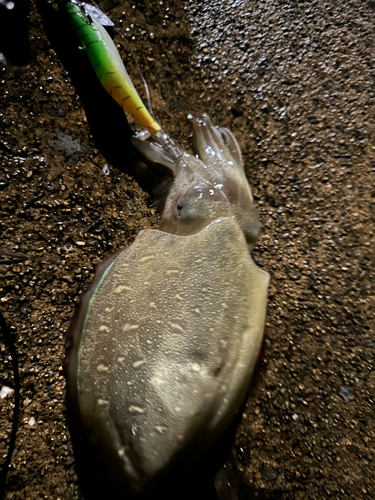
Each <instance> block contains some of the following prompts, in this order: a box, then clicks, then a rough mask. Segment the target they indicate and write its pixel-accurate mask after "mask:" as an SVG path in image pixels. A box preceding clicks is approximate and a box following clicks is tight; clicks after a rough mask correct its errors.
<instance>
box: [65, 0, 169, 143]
mask: <svg viewBox="0 0 375 500" xmlns="http://www.w3.org/2000/svg"><path fill="white" fill-rule="evenodd" d="M60 5H61V6H63V8H64V11H65V13H66V15H67V18H68V19H69V22H70V24H71V26H72V27H73V29H74V31H75V33H76V34H77V36H78V38H79V39H80V41H81V45H82V48H83V49H84V50H85V51H86V53H87V55H88V57H89V59H90V62H91V64H92V66H93V68H94V70H95V73H96V75H97V77H98V79H99V81H100V83H101V84H102V85H103V87H104V88H105V90H106V91H107V92H108V93H109V94H110V95H111V96H112V98H113V99H114V100H115V101H116V102H117V103H118V104H119V105H120V106H121V107H122V109H123V110H124V112H126V113H129V114H130V115H131V116H132V117H133V118H134V119H135V120H136V121H137V122H138V123H140V124H141V125H142V126H143V127H144V128H146V129H147V130H148V131H149V132H150V134H151V135H153V136H155V135H157V134H158V133H159V132H161V128H160V125H159V124H158V123H156V121H155V120H154V119H153V117H152V116H151V115H150V113H149V112H148V111H147V109H146V107H145V105H144V104H143V102H142V100H141V98H140V97H139V95H138V93H137V91H136V89H135V87H134V85H133V84H132V82H131V80H130V77H129V75H128V73H127V71H126V69H125V66H124V64H123V62H122V60H121V58H120V56H119V53H118V51H117V49H116V47H115V45H114V43H113V41H112V39H111V37H110V36H109V35H108V33H107V31H106V30H105V28H103V26H102V25H101V24H100V23H99V22H98V20H97V19H96V18H95V16H94V14H93V13H91V14H90V19H89V18H88V17H87V15H86V14H85V13H84V10H83V8H82V7H81V5H80V4H78V3H74V2H66V3H61V4H60Z"/></svg>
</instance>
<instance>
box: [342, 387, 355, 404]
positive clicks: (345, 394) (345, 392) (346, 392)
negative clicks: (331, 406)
mask: <svg viewBox="0 0 375 500" xmlns="http://www.w3.org/2000/svg"><path fill="white" fill-rule="evenodd" d="M339 395H340V396H341V397H342V399H343V400H344V401H345V403H350V401H353V399H355V396H354V395H353V394H352V393H351V392H350V389H349V387H345V386H342V387H340V392H339Z"/></svg>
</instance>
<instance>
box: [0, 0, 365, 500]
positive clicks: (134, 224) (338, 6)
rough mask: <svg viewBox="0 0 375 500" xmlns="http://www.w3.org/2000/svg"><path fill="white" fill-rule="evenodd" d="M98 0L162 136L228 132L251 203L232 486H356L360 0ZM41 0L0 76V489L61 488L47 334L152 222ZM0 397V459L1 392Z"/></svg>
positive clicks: (121, 145) (330, 493) (56, 394)
mask: <svg viewBox="0 0 375 500" xmlns="http://www.w3.org/2000/svg"><path fill="white" fill-rule="evenodd" d="M99 6H100V8H101V9H102V10H103V11H104V12H106V13H107V14H108V15H109V16H110V17H111V18H112V20H113V21H114V22H115V24H116V26H117V27H118V28H119V30H118V31H117V32H116V31H115V32H114V33H115V40H116V43H118V44H119V46H120V51H121V55H122V57H123V58H124V60H126V62H127V68H128V70H129V73H130V75H131V77H132V78H133V79H134V81H135V82H136V85H137V88H138V89H139V91H140V93H142V92H143V90H142V84H141V82H140V81H139V79H138V76H139V71H140V70H141V71H142V73H143V75H144V77H145V79H146V81H147V82H148V86H149V89H150V94H151V102H152V104H153V108H154V112H155V114H156V116H157V118H158V119H159V121H160V122H161V123H162V125H163V126H164V128H165V129H166V130H167V131H168V132H169V133H170V134H171V135H172V137H174V138H175V139H176V140H177V141H178V142H179V144H180V145H181V146H183V147H188V145H189V134H190V129H189V123H188V121H187V120H186V116H187V114H188V113H192V114H193V115H201V114H202V113H204V112H205V113H208V114H209V115H210V116H211V118H212V120H213V122H214V123H216V124H217V125H220V126H226V127H228V128H229V129H230V130H231V131H233V133H234V135H235V136H236V138H237V139H238V142H239V144H240V146H241V150H242V152H243V157H244V161H245V165H246V171H247V174H248V178H249V182H250V184H251V186H252V188H253V193H254V196H255V199H256V201H257V203H258V205H259V208H260V213H261V218H262V222H263V225H264V230H263V234H262V236H261V239H260V242H259V244H258V245H257V247H256V249H255V251H254V259H255V261H256V262H257V263H258V265H260V266H262V267H263V268H264V269H266V270H268V271H269V272H270V274H271V285H270V290H269V307H268V314H267V320H266V321H267V323H266V330H265V340H264V349H263V351H262V357H261V361H260V363H259V366H258V369H257V373H256V375H255V377H254V378H253V381H252V385H251V389H250V393H249V396H248V399H247V402H246V404H245V406H244V408H243V410H242V417H241V419H240V422H239V425H238V428H237V432H236V436H235V438H234V439H233V443H232V450H233V458H232V467H233V469H234V470H236V471H237V472H236V481H235V482H237V483H238V491H239V498H243V499H249V500H250V499H252V498H259V499H291V500H294V499H317V500H318V499H319V500H323V499H326V498H327V499H328V498H335V499H341V498H343V499H344V498H345V499H349V498H350V499H353V498H355V499H362V498H363V499H364V498H374V497H375V487H374V476H375V465H374V459H375V444H374V439H375V419H374V394H375V374H374V369H373V364H374V352H375V341H374V326H375V321H374V305H375V292H374V288H373V284H374V271H373V263H374V230H375V225H374V198H375V187H374V185H375V182H374V179H375V176H374V170H375V143H374V137H375V135H374V132H375V125H374V110H375V83H374V56H373V54H374V39H375V38H374V35H375V33H374V31H375V29H374V26H375V23H374V21H375V3H374V1H373V0H348V1H346V2H338V1H335V0H321V1H317V0H312V1H309V2H304V1H293V2H292V1H289V2H288V1H282V0H264V1H226V2H224V1H223V2H219V1H200V2H197V1H186V2H182V1H177V0H176V1H174V0H170V1H167V0H166V1H160V2H152V1H149V0H146V1H137V0H135V1H134V2H128V1H125V0H122V1H121V2H120V1H118V0H105V1H100V2H99ZM46 9H47V11H48V8H47V7H46V5H45V4H43V2H40V3H39V4H38V10H37V9H36V6H35V5H34V4H33V3H32V11H31V19H30V37H31V46H32V50H33V53H34V56H35V61H34V64H33V66H32V68H31V70H30V71H29V72H28V73H26V74H24V75H12V74H10V73H8V72H6V71H5V70H2V71H1V73H0V84H1V86H0V88H1V98H0V113H1V122H0V250H2V251H4V250H7V251H9V252H17V253H19V252H22V253H24V254H26V256H27V260H22V259H21V258H18V259H17V258H15V256H5V255H0V259H1V264H0V311H1V312H2V313H3V315H4V318H5V320H6V322H7V324H8V326H9V327H10V329H9V331H8V333H7V334H5V328H4V327H2V329H1V334H0V350H1V357H0V386H1V387H9V388H11V389H14V388H15V384H16V382H17V381H16V380H15V377H14V371H13V364H12V363H13V361H14V358H16V359H17V361H18V365H19V374H20V409H19V418H18V427H17V433H16V440H15V444H14V449H13V455H12V458H11V464H10V468H9V472H8V477H7V483H6V494H5V498H6V499H7V500H10V499H40V498H48V499H56V500H57V499H75V498H79V491H78V483H77V476H76V472H75V468H74V459H73V455H72V448H71V443H70V437H69V433H68V429H67V424H66V416H65V410H64V391H65V382H64V377H63V375H62V361H63V357H64V336H65V332H66V329H67V326H68V324H69V319H70V317H71V315H72V313H73V309H74V306H75V304H76V303H77V301H78V299H79V295H80V293H81V291H82V290H83V289H84V287H85V286H87V284H88V283H89V282H90V280H91V279H92V277H93V273H94V269H95V266H96V264H97V263H98V262H99V261H100V260H101V259H103V258H104V257H105V256H106V255H109V254H110V253H111V252H113V251H114V249H117V248H119V247H121V246H123V245H127V244H129V243H131V241H132V240H133V239H134V237H135V235H136V234H137V233H138V232H139V230H141V229H143V228H148V227H157V214H156V213H155V210H154V209H153V208H152V207H151V205H150V201H149V199H148V197H147V195H146V194H145V193H144V192H143V191H142V190H141V188H140V187H139V185H138V184H137V183H136V182H135V181H134V180H133V178H132V177H130V176H129V175H128V173H131V164H130V155H129V153H128V149H127V148H129V146H128V143H127V142H126V140H125V135H122V132H121V133H120V131H124V134H125V132H126V131H128V128H127V124H126V123H125V122H124V121H123V118H122V115H121V110H117V108H116V106H114V108H113V113H112V111H111V113H112V115H110V114H109V111H108V113H107V110H109V109H111V110H112V107H111V103H109V101H108V100H107V101H106V96H103V95H101V94H100V92H99V91H98V92H99V93H97V87H95V85H94V83H93V84H92V85H91V83H89V84H87V83H86V84H85V85H83V84H82V81H84V79H85V78H86V79H87V78H89V80H87V81H89V82H93V80H92V79H91V80H90V78H92V76H93V75H91V74H90V73H87V72H86V73H85V72H83V73H84V74H82V73H81V76H80V72H79V71H80V69H81V67H80V65H82V64H83V63H81V61H82V60H83V59H82V58H84V57H85V56H84V54H82V51H78V50H76V48H77V47H76V43H75V42H74V41H73V42H72V41H71V40H70V39H69V36H68V35H67V34H66V32H64V31H62V32H59V31H58V29H57V26H58V24H54V23H57V21H55V20H54V17H53V15H52V14H51V13H48V12H47V13H46ZM41 15H42V16H43V20H44V25H43V23H42V17H41ZM45 32H47V33H48V38H47V37H46V34H45ZM53 32H55V37H54V36H53V35H54V33H53ZM59 33H60V35H59ZM57 35H58V36H59V37H60V38H59V39H58V36H57ZM59 40H60V43H59ZM61 45H63V47H61ZM73 49H74V50H75V52H74V54H73V52H70V50H73ZM64 50H65V52H64ZM80 52H81V53H80ZM75 58H77V60H78V64H76V65H75V66H74V60H75ZM61 61H63V62H64V67H63V65H62V62H61ZM67 71H69V74H68V73H67ZM77 75H78V77H77ZM85 75H86V76H85ZM71 78H72V80H71ZM90 89H93V90H92V95H91V94H90V91H91V90H90ZM142 95H143V94H142ZM102 102H104V104H102ZM85 111H86V114H85ZM95 119H97V122H99V125H98V123H96V122H95ZM100 125H101V127H102V128H101V129H100ZM103 155H104V156H103ZM12 342H14V345H15V351H16V352H15V353H14V351H12ZM1 387H0V389H1ZM5 392H6V391H5ZM5 392H2V393H1V394H4V397H1V398H0V452H1V453H0V465H3V464H4V463H6V459H7V455H8V453H9V443H10V439H11V429H12V422H13V413H14V405H15V403H16V400H15V392H14V391H13V392H11V393H10V394H7V395H5ZM192 480H194V478H192ZM197 497H199V492H197Z"/></svg>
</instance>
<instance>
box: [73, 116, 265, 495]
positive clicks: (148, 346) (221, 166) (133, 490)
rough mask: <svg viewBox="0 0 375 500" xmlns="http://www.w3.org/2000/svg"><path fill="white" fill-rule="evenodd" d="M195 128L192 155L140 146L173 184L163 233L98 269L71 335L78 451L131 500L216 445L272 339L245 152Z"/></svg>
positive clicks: (148, 233) (225, 135) (207, 127)
mask: <svg viewBox="0 0 375 500" xmlns="http://www.w3.org/2000/svg"><path fill="white" fill-rule="evenodd" d="M192 124H193V131H194V149H195V152H196V155H189V154H187V153H183V154H182V155H181V156H180V157H179V158H178V159H172V158H171V157H170V156H169V155H168V154H166V152H165V150H164V149H163V148H161V147H160V145H158V144H156V143H153V142H152V138H151V140H150V139H147V140H142V139H139V138H138V139H134V144H135V147H136V149H137V150H138V152H139V154H140V155H141V157H142V161H143V162H144V163H146V164H148V165H154V166H159V167H162V169H164V172H168V173H169V174H170V175H171V176H172V177H173V183H172V185H171V186H170V187H169V190H168V192H167V195H166V200H165V205H164V209H163V213H162V217H161V222H160V228H159V230H149V229H148V230H144V231H141V232H140V233H139V234H138V236H137V237H136V239H135V241H134V243H133V244H132V245H130V246H129V247H127V248H123V249H121V250H120V251H118V252H117V253H116V254H115V255H113V256H112V257H110V258H109V259H107V261H105V262H104V263H102V264H101V265H100V266H99V268H98V270H97V272H96V275H95V278H94V282H93V284H92V285H91V286H90V288H89V289H88V290H87V292H86V293H85V294H84V295H83V297H82V299H81V305H80V308H79V309H78V312H77V313H76V315H75V319H74V321H73V322H72V324H71V326H70V329H69V334H68V344H67V356H66V362H65V368H66V373H67V392H68V409H69V415H70V422H71V427H72V434H73V439H74V440H75V441H79V442H80V443H81V444H82V446H83V447H84V448H85V449H86V452H87V450H90V451H89V452H87V453H86V455H87V457H88V460H89V459H91V458H92V457H94V456H95V458H96V461H97V462H98V463H99V464H100V465H99V466H98V470H100V472H101V473H103V474H104V475H105V477H106V478H107V479H106V480H107V481H108V484H109V483H110V484H112V485H116V487H117V490H116V491H121V492H124V495H125V494H127V495H128V496H130V497H132V496H137V495H142V494H144V493H145V492H146V493H147V492H149V491H151V490H152V487H153V485H155V484H157V483H159V482H160V480H161V479H164V478H167V477H168V475H172V474H176V473H178V470H180V469H182V468H184V467H186V466H187V465H188V464H191V463H192V462H194V461H195V460H198V459H199V458H201V457H202V456H203V455H204V454H205V453H206V452H207V450H209V449H210V447H211V446H212V445H213V444H214V443H215V442H216V441H217V440H218V438H219V437H220V436H221V435H222V433H223V432H224V431H225V430H226V429H227V427H228V426H229V424H230V422H231V421H232V420H233V418H234V416H235V415H236V412H237V411H238V409H239V407H240V405H241V403H242V401H243V399H244V397H245V395H246V392H247V390H248V388H249V383H250V378H251V375H252V372H253V369H254V366H255V363H256V360H257V357H258V354H259V350H260V347H261V342H262V336H263V329H264V321H265V314H266V300H267V287H268V283H269V275H268V273H266V272H264V271H263V270H261V269H260V268H259V267H258V266H257V265H256V264H255V263H254V261H253V259H252V257H251V253H250V252H251V250H252V249H253V248H254V246H255V244H256V242H257V240H258V237H259V235H260V231H261V224H260V221H259V216H258V213H257V210H256V208H255V206H254V200H253V196H252V193H251V189H250V186H249V184H248V181H247V178H246V175H245V172H244V165H243V161H242V157H241V152H240V149H239V146H238V144H237V142H236V140H235V139H234V137H233V135H232V134H231V132H230V131H229V130H227V129H225V128H215V127H214V126H213V125H212V123H211V121H210V119H209V118H208V117H204V118H203V119H193V120H192ZM176 471H177V472H176Z"/></svg>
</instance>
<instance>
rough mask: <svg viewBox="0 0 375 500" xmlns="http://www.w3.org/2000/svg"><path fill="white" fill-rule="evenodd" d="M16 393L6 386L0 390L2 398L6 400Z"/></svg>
mask: <svg viewBox="0 0 375 500" xmlns="http://www.w3.org/2000/svg"><path fill="white" fill-rule="evenodd" d="M13 391H14V389H12V388H11V387H7V386H6V385H3V386H2V387H1V390H0V398H2V399H3V398H6V397H7V396H8V395H9V394H11V393H12V392H13Z"/></svg>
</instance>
